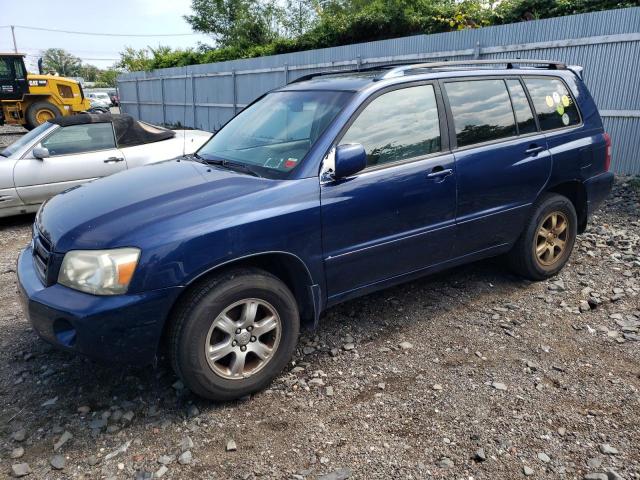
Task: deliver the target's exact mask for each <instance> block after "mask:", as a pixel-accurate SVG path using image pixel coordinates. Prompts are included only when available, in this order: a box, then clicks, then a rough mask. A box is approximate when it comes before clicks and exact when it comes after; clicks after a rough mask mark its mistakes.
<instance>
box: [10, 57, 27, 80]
mask: <svg viewBox="0 0 640 480" xmlns="http://www.w3.org/2000/svg"><path fill="white" fill-rule="evenodd" d="M13 67H14V69H15V71H16V78H17V79H19V80H24V78H25V76H24V68H22V59H18V58H16V59H15V60H14V61H13Z"/></svg>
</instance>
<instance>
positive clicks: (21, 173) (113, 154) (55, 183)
mask: <svg viewBox="0 0 640 480" xmlns="http://www.w3.org/2000/svg"><path fill="white" fill-rule="evenodd" d="M39 146H42V147H44V148H46V149H48V150H49V157H47V158H44V159H37V158H33V156H31V158H23V159H20V160H18V163H17V164H16V167H15V170H14V182H15V185H16V189H17V191H18V195H20V198H22V200H23V202H24V203H25V204H38V203H42V202H43V201H44V200H46V199H48V198H50V197H52V196H53V195H56V194H58V193H60V192H62V191H63V190H66V189H68V188H70V187H73V186H76V185H81V184H83V183H86V182H89V181H91V180H95V179H96V178H100V177H105V176H107V175H111V174H113V173H116V172H119V171H121V170H125V169H126V168H127V165H126V161H125V160H124V156H123V155H122V152H120V150H118V149H117V148H116V145H115V140H114V135H113V127H112V125H111V123H92V124H85V125H71V126H68V127H60V128H58V129H56V130H55V131H54V132H53V133H52V134H51V135H49V137H47V138H46V139H45V140H43V141H42V142H41V144H40V145H39Z"/></svg>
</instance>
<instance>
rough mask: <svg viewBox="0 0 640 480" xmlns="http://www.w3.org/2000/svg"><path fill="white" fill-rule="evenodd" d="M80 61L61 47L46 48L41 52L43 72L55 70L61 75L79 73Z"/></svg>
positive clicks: (77, 74)
mask: <svg viewBox="0 0 640 480" xmlns="http://www.w3.org/2000/svg"><path fill="white" fill-rule="evenodd" d="M81 64H82V61H81V60H80V59H79V58H78V57H75V56H73V55H72V54H70V53H69V52H67V51H66V50H63V49H62V48H48V49H47V50H45V51H43V52H42V67H43V69H44V71H45V73H49V72H55V73H57V74H58V75H61V76H63V77H77V76H79V75H80V71H81Z"/></svg>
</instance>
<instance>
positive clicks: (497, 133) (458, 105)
mask: <svg viewBox="0 0 640 480" xmlns="http://www.w3.org/2000/svg"><path fill="white" fill-rule="evenodd" d="M445 88H446V90H447V97H449V104H450V105H451V112H452V113H453V122H454V124H455V127H456V138H457V140H458V147H464V146H466V145H472V144H474V143H482V142H488V141H490V140H497V139H500V138H505V137H511V136H514V135H516V123H515V119H514V117H513V110H512V108H511V101H510V100H509V93H508V92H507V86H506V85H505V83H504V80H470V81H462V82H447V83H445Z"/></svg>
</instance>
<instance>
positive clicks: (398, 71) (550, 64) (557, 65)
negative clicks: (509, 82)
mask: <svg viewBox="0 0 640 480" xmlns="http://www.w3.org/2000/svg"><path fill="white" fill-rule="evenodd" d="M500 64H506V68H507V69H512V68H516V67H514V65H541V66H542V65H544V66H545V67H546V68H548V69H549V70H566V68H567V66H566V65H565V64H564V63H561V62H554V61H551V60H527V59H519V58H517V59H491V60H453V61H450V62H447V61H444V62H428V63H414V64H411V65H402V66H398V67H395V68H392V69H391V70H389V71H388V72H385V73H384V74H382V75H381V76H379V77H378V80H383V79H386V78H395V77H401V76H403V75H404V74H405V72H408V71H411V70H419V69H423V68H446V67H455V66H466V65H469V66H473V65H500Z"/></svg>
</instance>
